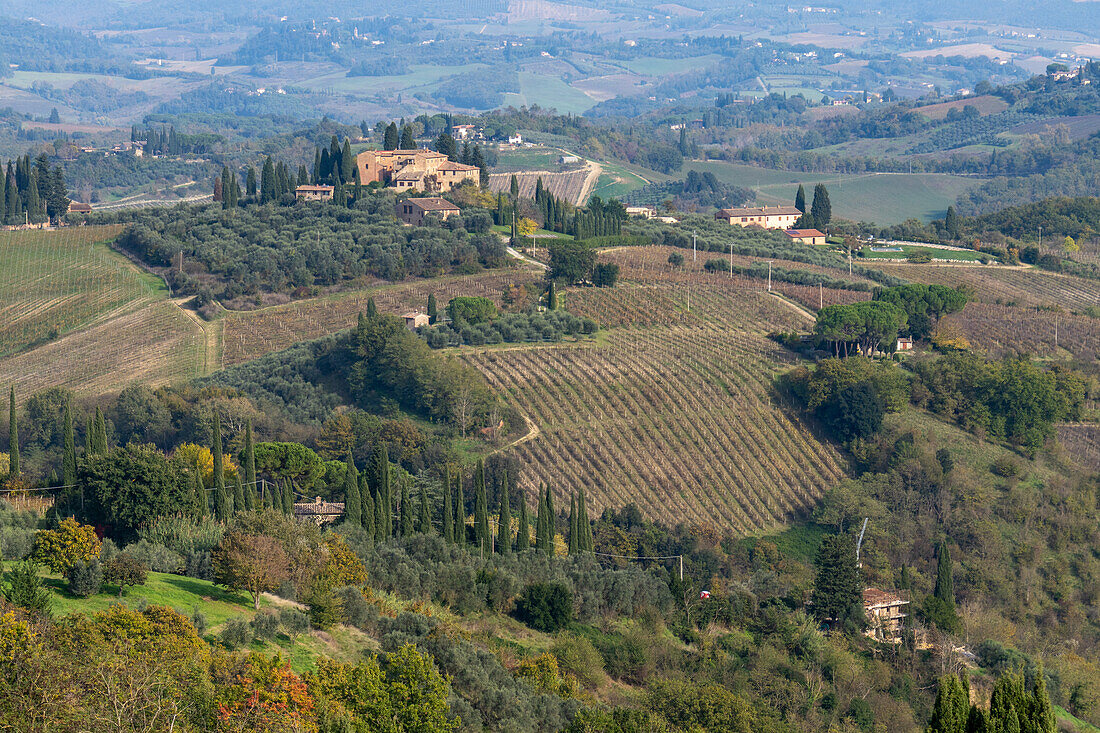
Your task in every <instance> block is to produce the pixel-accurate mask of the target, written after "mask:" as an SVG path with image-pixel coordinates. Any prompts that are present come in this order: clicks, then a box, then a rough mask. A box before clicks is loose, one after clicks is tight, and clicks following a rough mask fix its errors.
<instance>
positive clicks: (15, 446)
mask: <svg viewBox="0 0 1100 733" xmlns="http://www.w3.org/2000/svg"><path fill="white" fill-rule="evenodd" d="M8 456H9V459H10V461H11V462H10V463H9V464H8V466H9V469H8V475H9V476H11V477H12V478H15V477H17V476H18V475H19V418H18V417H17V416H16V414H15V387H12V388H11V393H10V394H9V396H8Z"/></svg>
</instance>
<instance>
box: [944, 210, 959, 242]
mask: <svg viewBox="0 0 1100 733" xmlns="http://www.w3.org/2000/svg"><path fill="white" fill-rule="evenodd" d="M943 224H944V228H945V229H947V235H948V236H949V237H951V238H952V239H958V238H959V214H958V212H956V211H955V207H954V206H948V207H947V216H946V217H945V218H944V221H943Z"/></svg>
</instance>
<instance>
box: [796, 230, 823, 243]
mask: <svg viewBox="0 0 1100 733" xmlns="http://www.w3.org/2000/svg"><path fill="white" fill-rule="evenodd" d="M786 234H787V236H788V237H790V238H791V239H793V240H794V241H796V242H801V243H802V244H825V233H824V232H820V231H818V230H817V229H788V230H787V232H786Z"/></svg>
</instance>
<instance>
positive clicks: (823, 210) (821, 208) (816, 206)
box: [810, 183, 833, 231]
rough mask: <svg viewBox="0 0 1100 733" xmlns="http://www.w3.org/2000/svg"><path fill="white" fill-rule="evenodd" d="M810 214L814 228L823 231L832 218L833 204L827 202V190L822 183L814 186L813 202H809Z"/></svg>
mask: <svg viewBox="0 0 1100 733" xmlns="http://www.w3.org/2000/svg"><path fill="white" fill-rule="evenodd" d="M810 216H811V217H813V220H814V228H815V229H820V230H821V231H825V228H826V227H828V226H829V222H830V221H831V220H832V218H833V206H832V204H830V203H829V190H828V189H827V188H825V184H824V183H819V184H817V185H816V186H814V202H813V203H812V204H810Z"/></svg>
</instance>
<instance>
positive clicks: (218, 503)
mask: <svg viewBox="0 0 1100 733" xmlns="http://www.w3.org/2000/svg"><path fill="white" fill-rule="evenodd" d="M211 453H212V454H213V456H214V516H216V517H217V518H218V519H219V520H221V521H223V522H226V521H229V515H230V514H231V513H232V511H233V509H232V506H231V505H230V498H229V494H228V492H226V490H225V467H224V458H223V456H222V421H221V418H220V417H219V416H218V413H216V412H215V413H214V448H213V450H212V451H211Z"/></svg>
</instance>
